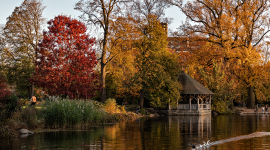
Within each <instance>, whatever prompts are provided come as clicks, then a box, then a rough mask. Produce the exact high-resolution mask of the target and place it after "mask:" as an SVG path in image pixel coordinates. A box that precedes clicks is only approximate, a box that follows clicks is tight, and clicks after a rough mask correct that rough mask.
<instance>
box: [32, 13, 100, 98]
mask: <svg viewBox="0 0 270 150" xmlns="http://www.w3.org/2000/svg"><path fill="white" fill-rule="evenodd" d="M48 25H49V27H48V29H49V31H48V32H44V33H43V40H42V41H41V43H39V45H38V46H39V48H38V49H37V53H38V57H37V61H36V68H35V73H34V75H33V77H32V78H31V79H30V80H31V81H32V82H33V83H34V84H35V85H36V86H39V87H42V88H45V89H46V90H47V92H48V93H49V94H50V95H62V96H69V97H70V98H72V99H73V98H83V99H90V98H92V97H94V96H95V94H96V92H97V91H99V90H100V89H101V84H100V79H99V77H98V74H97V73H96V72H95V70H94V67H95V66H96V64H97V63H98V62H97V58H96V52H95V50H94V49H93V45H94V44H95V39H94V38H90V37H89V35H87V34H86V30H87V29H86V26H85V25H84V24H83V23H82V22H80V21H78V20H76V19H72V18H70V17H66V16H62V15H59V16H57V17H55V18H54V20H50V21H49V22H48Z"/></svg>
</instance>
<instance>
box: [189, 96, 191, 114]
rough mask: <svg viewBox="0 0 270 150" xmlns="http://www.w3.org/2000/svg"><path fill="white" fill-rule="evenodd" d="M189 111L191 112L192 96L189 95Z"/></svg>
mask: <svg viewBox="0 0 270 150" xmlns="http://www.w3.org/2000/svg"><path fill="white" fill-rule="evenodd" d="M189 110H191V95H189Z"/></svg>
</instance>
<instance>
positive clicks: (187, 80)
mask: <svg viewBox="0 0 270 150" xmlns="http://www.w3.org/2000/svg"><path fill="white" fill-rule="evenodd" d="M179 81H180V83H181V84H182V88H183V90H182V91H181V94H197V95H214V93H213V92H211V91H210V90H208V89H207V88H206V87H204V86H203V85H202V84H201V83H199V82H198V81H196V80H194V79H193V78H191V77H190V76H189V75H188V74H186V73H185V72H181V74H180V75H179Z"/></svg>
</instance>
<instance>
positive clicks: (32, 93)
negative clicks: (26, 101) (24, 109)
mask: <svg viewBox="0 0 270 150" xmlns="http://www.w3.org/2000/svg"><path fill="white" fill-rule="evenodd" d="M34 92H35V87H34V85H33V84H32V85H31V98H32V96H34V94H35V93H34Z"/></svg>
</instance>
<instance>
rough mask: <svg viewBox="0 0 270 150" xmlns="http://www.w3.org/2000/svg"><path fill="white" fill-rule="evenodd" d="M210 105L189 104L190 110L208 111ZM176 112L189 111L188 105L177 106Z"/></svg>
mask: <svg viewBox="0 0 270 150" xmlns="http://www.w3.org/2000/svg"><path fill="white" fill-rule="evenodd" d="M198 106H199V107H198ZM210 109H211V105H210V104H199V105H198V104H191V110H210ZM178 110H189V104H178Z"/></svg>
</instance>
